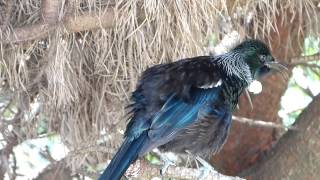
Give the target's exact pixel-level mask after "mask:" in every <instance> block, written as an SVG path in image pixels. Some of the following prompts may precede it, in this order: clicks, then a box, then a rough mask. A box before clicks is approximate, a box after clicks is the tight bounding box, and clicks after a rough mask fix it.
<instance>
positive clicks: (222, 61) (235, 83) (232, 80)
mask: <svg viewBox="0 0 320 180" xmlns="http://www.w3.org/2000/svg"><path fill="white" fill-rule="evenodd" d="M243 58H244V57H243V56H242V55H241V54H240V53H235V52H231V53H227V54H224V55H221V56H219V57H218V58H217V59H216V63H217V65H218V67H219V69H220V71H221V74H222V78H223V83H222V86H221V88H222V93H223V97H224V99H225V101H226V103H228V104H230V106H231V109H232V110H234V109H235V108H236V106H237V104H238V99H239V96H240V95H241V93H242V92H243V90H244V89H245V88H246V87H247V86H248V85H249V84H250V83H251V82H252V75H251V71H250V68H249V66H248V64H247V63H245V61H244V60H243Z"/></svg>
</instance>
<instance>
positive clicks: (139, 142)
mask: <svg viewBox="0 0 320 180" xmlns="http://www.w3.org/2000/svg"><path fill="white" fill-rule="evenodd" d="M146 138H147V132H144V133H143V134H141V135H140V136H139V137H138V138H136V139H134V140H131V141H130V140H129V139H126V140H125V141H124V142H123V144H122V145H121V147H120V149H119V150H118V152H117V154H116V155H115V156H114V157H113V159H112V160H111V162H110V164H109V165H108V167H107V169H106V170H105V171H104V172H103V174H102V175H101V176H100V178H99V180H118V179H120V178H121V177H122V175H123V174H124V173H125V172H126V170H127V169H128V167H129V166H130V164H131V163H133V162H134V161H135V160H136V159H137V158H138V155H139V152H140V150H141V148H142V146H143V143H144V142H145V140H146Z"/></svg>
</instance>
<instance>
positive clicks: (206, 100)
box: [100, 40, 283, 180]
mask: <svg viewBox="0 0 320 180" xmlns="http://www.w3.org/2000/svg"><path fill="white" fill-rule="evenodd" d="M272 68H273V69H277V70H281V69H283V66H282V65H280V64H278V63H276V62H275V61H274V58H273V57H272V55H271V53H270V51H269V49H268V47H267V46H266V45H265V44H264V43H262V42H260V41H257V40H247V41H245V42H243V43H241V44H240V45H238V46H237V47H236V48H234V49H233V50H231V51H230V52H229V53H226V54H223V55H220V56H215V57H211V56H199V57H193V58H187V59H183V60H179V61H177V62H173V63H168V64H160V65H156V66H153V67H151V68H149V69H147V70H146V71H145V72H144V73H143V74H142V77H141V78H140V81H139V83H138V85H137V89H136V90H135V91H134V92H133V93H132V102H133V103H132V104H131V105H130V106H129V107H130V108H131V112H130V115H131V117H130V121H129V123H128V125H127V128H126V132H125V140H124V143H123V144H122V146H121V147H120V149H119V151H118V152H117V154H116V155H115V157H114V158H113V159H112V161H111V163H110V165H109V166H108V167H107V169H106V170H105V171H104V173H103V174H102V176H101V177H100V179H107V180H109V179H119V178H120V177H121V176H122V175H123V173H124V172H125V171H126V169H127V168H128V167H129V165H130V164H131V163H132V162H134V161H135V160H136V159H137V158H138V157H141V156H143V155H144V154H145V153H147V152H149V151H150V150H152V149H153V148H155V147H159V149H160V150H163V151H173V152H178V153H185V152H186V150H188V151H189V152H191V153H193V154H196V155H200V156H205V155H212V154H213V153H216V152H218V151H219V150H220V149H221V147H222V146H223V144H224V143H225V141H226V138H227V136H228V132H229V129H230V126H231V116H232V111H233V110H234V109H235V107H236V105H237V103H238V98H239V96H240V94H241V93H242V92H243V90H244V89H245V88H246V87H247V86H248V85H249V84H250V83H251V82H252V81H253V80H254V79H257V78H259V77H261V76H262V75H264V74H266V73H268V72H269V71H270V70H271V69H272Z"/></svg>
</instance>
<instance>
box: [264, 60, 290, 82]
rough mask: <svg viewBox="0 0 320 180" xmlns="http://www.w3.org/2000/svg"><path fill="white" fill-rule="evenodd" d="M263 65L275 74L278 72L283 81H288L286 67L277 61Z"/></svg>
mask: <svg viewBox="0 0 320 180" xmlns="http://www.w3.org/2000/svg"><path fill="white" fill-rule="evenodd" d="M265 65H266V66H267V67H268V68H270V69H271V70H274V71H276V72H280V73H281V75H282V77H283V78H284V79H285V80H288V79H289V73H288V71H289V70H288V68H287V67H286V66H284V65H283V64H280V63H279V62H277V61H269V62H266V63H265Z"/></svg>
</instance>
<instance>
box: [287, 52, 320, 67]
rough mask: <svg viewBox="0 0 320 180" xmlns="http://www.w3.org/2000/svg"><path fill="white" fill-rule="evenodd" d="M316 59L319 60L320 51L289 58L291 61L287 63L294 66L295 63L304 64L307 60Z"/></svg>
mask: <svg viewBox="0 0 320 180" xmlns="http://www.w3.org/2000/svg"><path fill="white" fill-rule="evenodd" d="M318 60H320V53H316V54H314V55H311V56H299V57H294V58H292V59H291V61H290V63H289V64H288V65H289V66H296V65H301V64H306V63H308V62H312V61H318Z"/></svg>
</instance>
